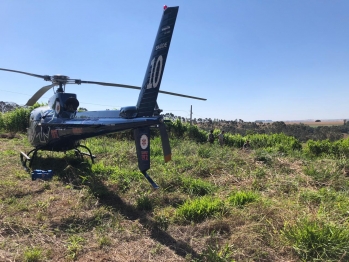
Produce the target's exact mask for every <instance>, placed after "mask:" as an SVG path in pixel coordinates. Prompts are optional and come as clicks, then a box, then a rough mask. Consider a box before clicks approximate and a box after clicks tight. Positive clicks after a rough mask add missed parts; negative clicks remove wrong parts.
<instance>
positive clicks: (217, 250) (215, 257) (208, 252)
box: [200, 244, 234, 262]
mask: <svg viewBox="0 0 349 262" xmlns="http://www.w3.org/2000/svg"><path fill="white" fill-rule="evenodd" d="M232 249H233V248H232V246H229V245H228V244H226V245H224V246H223V247H222V248H221V247H220V246H219V245H218V244H216V245H214V246H212V245H209V246H208V247H207V248H206V249H205V250H204V251H203V252H202V255H201V260H200V261H207V262H234V260H232V255H233V251H232Z"/></svg>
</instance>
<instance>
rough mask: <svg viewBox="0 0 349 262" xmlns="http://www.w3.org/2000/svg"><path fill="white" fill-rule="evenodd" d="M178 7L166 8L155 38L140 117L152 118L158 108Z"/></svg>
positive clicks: (140, 99) (143, 89)
mask: <svg viewBox="0 0 349 262" xmlns="http://www.w3.org/2000/svg"><path fill="white" fill-rule="evenodd" d="M178 8H179V7H178V6H176V7H168V8H167V7H166V8H164V12H163V15H162V18H161V22H160V26H159V29H158V32H157V35H156V38H155V42H154V46H153V49H152V53H151V55H150V59H149V62H148V67H147V70H146V73H145V76H144V80H143V84H142V89H141V92H140V94H139V97H138V102H137V111H138V114H137V116H138V117H142V116H152V115H153V113H154V108H155V106H156V99H157V97H158V93H159V89H160V85H161V79H162V75H163V73H164V68H165V64H166V60H167V54H168V50H169V48H170V43H171V39H172V34H173V30H174V26H175V23H176V19H177V13H178Z"/></svg>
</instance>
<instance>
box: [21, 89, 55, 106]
mask: <svg viewBox="0 0 349 262" xmlns="http://www.w3.org/2000/svg"><path fill="white" fill-rule="evenodd" d="M56 85H57V84H51V85H48V86H44V87H41V88H40V89H39V90H38V91H37V92H36V93H35V94H34V95H33V96H32V97H31V98H30V99H29V100H28V102H27V103H26V106H33V105H34V104H35V103H36V102H37V101H38V100H39V99H40V97H42V96H43V95H44V94H45V93H46V92H47V91H48V90H50V89H51V87H54V86H56Z"/></svg>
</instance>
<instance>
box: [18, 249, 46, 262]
mask: <svg viewBox="0 0 349 262" xmlns="http://www.w3.org/2000/svg"><path fill="white" fill-rule="evenodd" d="M42 258H43V255H42V250H41V249H39V248H36V247H33V248H27V249H26V250H25V251H24V254H23V260H24V261H25V262H39V261H44V260H42Z"/></svg>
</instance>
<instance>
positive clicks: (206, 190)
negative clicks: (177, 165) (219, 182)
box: [181, 177, 214, 196]
mask: <svg viewBox="0 0 349 262" xmlns="http://www.w3.org/2000/svg"><path fill="white" fill-rule="evenodd" d="M181 180H182V187H181V189H182V190H183V191H184V192H186V193H188V194H191V195H197V196H204V195H207V194H210V193H212V191H213V190H214V186H213V185H212V184H210V183H208V182H205V181H203V180H202V179H193V178H190V177H183V178H182V179H181Z"/></svg>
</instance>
